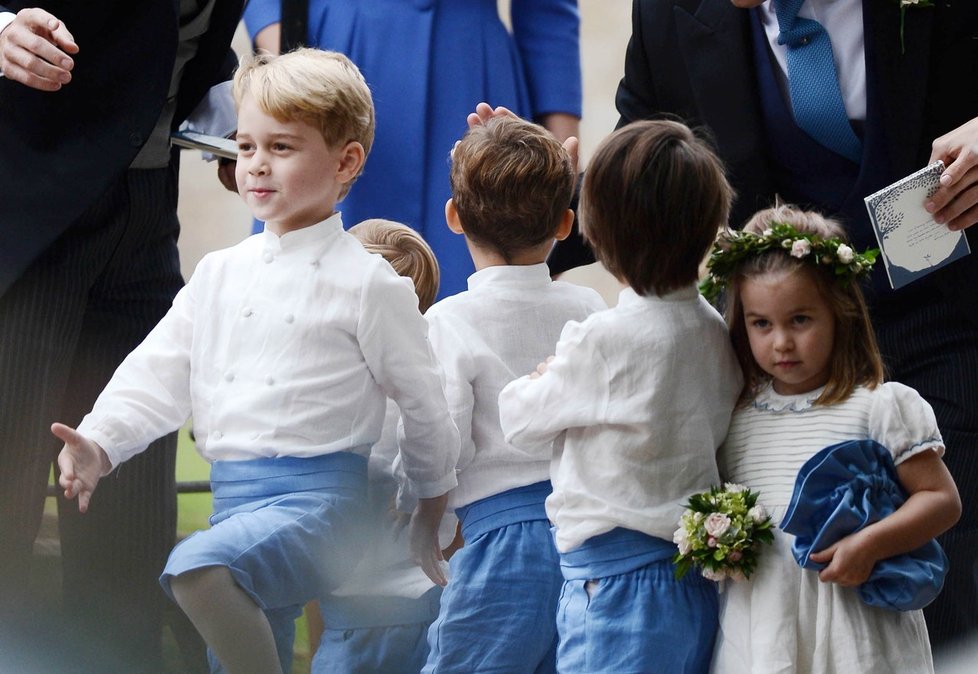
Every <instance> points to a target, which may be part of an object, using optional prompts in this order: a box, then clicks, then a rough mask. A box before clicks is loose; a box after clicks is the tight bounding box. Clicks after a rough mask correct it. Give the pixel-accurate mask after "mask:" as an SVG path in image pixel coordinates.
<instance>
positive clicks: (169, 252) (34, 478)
mask: <svg viewBox="0 0 978 674" xmlns="http://www.w3.org/2000/svg"><path fill="white" fill-rule="evenodd" d="M52 207H56V206H55V205H52ZM178 233H179V224H178V222H177V216H176V170H175V169H173V168H162V169H153V170H130V171H128V172H126V173H124V174H123V175H121V176H120V177H119V179H118V180H116V181H115V182H114V183H113V184H112V185H111V187H110V188H109V189H108V190H107V191H106V192H105V194H103V195H102V196H101V197H99V199H98V200H97V201H96V202H95V203H94V204H93V205H92V207H91V208H90V209H89V210H88V211H87V212H86V213H85V214H84V215H83V216H82V217H81V218H80V219H79V220H78V221H77V222H76V223H74V224H73V225H72V227H71V228H70V229H68V230H67V231H66V232H65V233H64V234H63V235H62V236H61V237H60V238H59V239H58V240H57V241H56V242H55V243H54V244H53V245H52V246H51V247H50V248H49V249H48V250H47V251H46V252H45V253H44V254H43V255H42V257H40V258H39V259H38V260H36V261H35V262H34V263H33V264H32V265H31V267H29V269H28V270H27V271H26V272H25V273H24V275H23V276H22V277H21V278H20V279H19V280H18V281H17V282H16V283H15V284H14V285H13V286H12V287H11V288H10V289H9V290H8V291H7V293H6V294H4V295H3V297H0V598H2V599H0V604H2V608H0V614H2V613H3V612H6V613H8V614H13V617H14V621H15V625H16V627H17V630H15V631H14V630H11V629H7V628H10V627H11V626H10V625H0V642H2V641H3V640H4V638H5V637H4V636H2V635H3V634H6V635H7V636H6V639H7V640H8V641H12V640H15V639H16V637H12V636H11V635H12V634H14V633H18V636H19V637H21V638H22V639H25V640H27V641H26V642H24V645H25V646H26V647H28V648H30V638H31V637H32V635H33V636H34V638H37V636H38V635H37V633H38V631H39V630H41V629H43V628H44V626H45V625H47V626H48V627H50V626H51V625H52V624H53V625H63V626H64V629H65V630H66V631H67V634H65V633H49V634H47V635H44V637H43V639H42V641H41V644H42V648H41V649H39V650H38V649H37V648H36V647H37V646H38V644H34V647H35V651H36V652H35V653H34V655H40V654H41V652H47V653H48V654H49V655H50V651H49V650H48V648H49V647H55V648H56V647H57V646H58V645H59V644H62V643H65V642H71V646H67V645H66V646H65V648H66V650H67V651H70V653H71V669H72V671H157V670H158V669H159V667H160V664H159V663H160V652H161V629H162V619H163V607H164V605H165V603H164V602H165V598H164V595H163V593H162V591H161V589H160V587H159V585H158V583H157V578H158V576H159V574H160V572H161V570H162V568H163V565H164V563H165V561H166V557H167V554H168V552H169V550H170V549H171V548H172V547H173V544H174V538H175V531H176V490H175V482H174V480H175V477H174V463H175V451H176V436H175V434H174V435H171V436H167V437H166V438H163V439H161V440H158V441H156V442H154V443H153V444H152V445H150V447H149V450H148V451H146V452H144V453H143V454H141V455H139V456H138V457H136V458H135V459H133V460H131V461H128V462H126V463H125V464H123V465H122V466H121V467H120V468H119V469H118V470H116V471H115V472H114V473H113V474H111V475H109V476H107V477H105V478H103V479H102V480H101V481H100V482H99V485H98V489H97V491H96V493H95V495H94V497H93V499H92V502H91V507H90V510H89V512H88V513H87V514H85V515H80V514H79V513H78V507H77V504H76V503H75V502H65V501H64V499H63V496H59V502H58V511H59V517H58V521H59V530H60V538H61V556H62V569H63V607H64V613H65V622H64V623H61V622H60V620H61V618H60V616H57V617H52V616H50V615H46V616H41V615H38V613H39V612H40V610H39V604H38V602H37V601H36V597H35V596H32V594H31V591H30V581H29V568H28V565H29V564H30V563H31V556H32V546H33V542H34V539H35V537H36V536H37V533H38V528H39V525H40V522H41V514H42V508H43V503H44V497H45V489H46V485H47V482H48V475H49V471H50V470H51V466H52V460H53V459H55V457H56V456H57V453H58V451H59V450H60V448H61V444H60V443H59V442H58V441H57V440H56V439H55V438H54V437H53V436H52V435H51V433H50V430H49V428H50V425H51V423H52V422H54V421H61V422H64V423H66V424H69V425H71V426H76V425H77V424H78V422H79V421H80V420H81V418H82V416H84V414H85V413H86V412H88V410H90V409H91V407H92V404H93V403H94V401H95V398H96V397H97V395H98V394H99V392H100V391H101V390H102V388H103V386H104V385H105V383H106V382H107V381H108V379H109V377H110V376H111V375H112V373H113V372H114V370H115V368H116V366H117V365H118V364H119V363H120V362H121V360H122V359H123V358H124V357H125V356H126V355H127V354H128V353H129V351H131V350H132V349H133V348H134V347H135V346H136V345H137V344H139V342H140V341H142V339H143V337H145V335H146V334H147V332H148V331H149V330H150V329H151V328H152V327H153V326H154V325H155V324H156V322H157V321H158V320H159V319H160V318H161V317H162V316H163V314H164V313H165V312H166V310H167V309H168V308H169V306H170V303H171V301H172V299H173V296H174V295H175V294H176V292H177V291H178V290H179V288H180V287H181V285H182V283H183V280H182V278H181V276H180V268H179V261H178V252H177V247H176V241H177V235H178ZM55 471H57V467H56V466H55ZM50 621H54V622H53V623H51V622H50ZM66 637H67V639H66ZM15 645H16V644H15ZM83 645H84V646H85V647H84V648H82V649H81V650H76V649H78V648H80V647H81V646H83ZM5 650H6V652H7V653H8V654H9V653H10V652H11V644H10V643H7V644H3V643H0V658H2V657H3V655H2V653H3V652H4V651H5ZM8 657H10V656H9V655H8ZM0 664H2V662H0ZM0 668H2V667H0ZM34 671H37V670H34Z"/></svg>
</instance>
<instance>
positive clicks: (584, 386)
mask: <svg viewBox="0 0 978 674" xmlns="http://www.w3.org/2000/svg"><path fill="white" fill-rule="evenodd" d="M588 332H589V330H588V321H585V322H584V323H577V322H575V321H571V322H569V323H568V324H567V325H566V326H564V329H563V331H562V332H561V335H560V341H558V342H557V346H556V348H555V353H554V358H553V360H552V361H551V362H550V364H549V365H548V366H547V371H546V372H545V373H544V374H543V376H541V377H538V378H536V379H532V378H530V377H529V376H528V375H526V376H523V377H520V378H519V379H516V380H514V381H511V382H510V383H509V384H507V385H506V386H505V387H504V388H503V390H502V391H501V392H500V393H499V421H500V424H501V425H502V429H503V434H504V436H505V438H506V442H509V443H510V444H512V445H513V446H515V447H518V448H531V447H533V446H535V445H539V444H543V443H545V442H552V441H553V440H555V439H556V438H557V436H558V435H560V433H562V432H563V431H565V430H567V429H568V428H575V427H578V426H592V425H595V424H597V423H599V422H601V421H604V420H606V419H607V412H606V410H607V408H608V397H609V396H608V382H609V381H610V379H611V377H610V375H609V374H608V367H607V364H606V362H605V359H604V356H603V355H602V354H601V352H600V351H599V350H598V349H596V348H595V341H594V340H592V339H588Z"/></svg>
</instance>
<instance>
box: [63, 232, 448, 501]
mask: <svg viewBox="0 0 978 674" xmlns="http://www.w3.org/2000/svg"><path fill="white" fill-rule="evenodd" d="M426 334H427V324H426V323H425V320H424V318H422V316H421V314H420V313H419V312H418V303H417V297H416V296H415V294H414V291H413V289H412V285H411V281H410V280H408V279H405V278H402V277H400V276H398V275H397V274H396V273H395V272H394V270H393V269H391V267H390V265H389V264H387V262H385V261H384V260H383V258H381V257H380V256H378V255H371V254H370V253H368V252H367V251H366V250H364V248H363V246H362V245H361V244H360V243H359V242H358V241H357V240H356V239H355V238H353V237H352V236H350V235H349V234H347V233H346V232H344V231H343V226H342V221H341V219H340V215H339V213H336V214H334V215H333V216H331V217H330V218H328V219H327V220H324V221H323V222H320V223H318V224H316V225H312V226H310V227H306V228H303V229H300V230H297V231H293V232H289V233H287V234H285V235H283V236H282V237H279V236H277V235H276V234H274V233H272V232H270V231H268V230H266V231H264V232H262V233H261V234H256V235H254V236H251V237H249V238H247V239H245V240H244V241H243V242H241V243H240V244H238V245H236V246H233V247H231V248H227V249H224V250H219V251H216V252H213V253H210V254H208V255H207V256H205V257H204V259H203V260H201V262H200V264H199V265H198V266H197V269H196V271H195V272H194V275H193V277H192V278H191V279H190V281H189V282H188V283H187V285H186V287H184V288H183V289H182V290H181V291H180V293H178V294H177V296H176V298H175V299H174V301H173V306H172V307H171V308H170V310H169V312H167V314H166V316H164V317H163V319H162V320H161V321H160V323H159V324H158V325H157V326H156V327H155V328H154V329H153V331H152V332H150V334H149V335H148V336H147V337H146V339H145V341H143V343H142V344H140V345H139V346H138V347H137V348H136V349H135V350H134V351H133V352H132V353H131V354H129V356H128V357H127V358H126V359H125V360H124V361H123V363H122V364H121V365H120V366H119V368H118V369H117V370H116V372H115V374H114V375H113V376H112V379H111V381H110V382H109V383H108V385H107V386H106V388H105V390H104V391H103V392H102V394H101V395H100V396H99V398H98V400H97V401H96V402H95V407H94V408H93V409H92V411H91V413H89V414H88V415H87V416H86V417H85V418H84V419H83V420H82V423H81V424H80V425H79V428H78V430H79V432H80V433H81V434H82V435H84V436H86V437H88V438H90V439H92V440H94V441H95V442H97V443H98V444H99V445H101V446H102V448H103V449H104V450H105V452H106V453H107V454H108V456H109V458H110V459H111V461H112V465H113V467H114V466H116V465H117V464H119V463H120V462H122V461H125V460H126V459H128V458H130V457H131V456H133V455H134V454H136V453H138V452H141V451H143V450H144V449H145V447H146V445H147V444H148V443H149V442H151V441H152V440H154V439H155V438H157V437H159V436H161V435H164V434H165V433H168V432H170V431H173V430H175V429H177V428H179V427H180V426H181V425H182V424H183V423H184V422H185V421H186V420H187V418H188V417H189V416H190V415H191V414H192V415H193V425H194V431H195V437H196V442H197V449H198V451H199V452H200V454H201V455H202V456H203V457H204V458H205V459H206V460H207V461H215V460H246V459H254V458H259V457H278V456H296V457H311V456H317V455H321V454H328V453H331V452H338V451H343V450H355V451H357V452H358V453H361V454H364V455H366V454H367V453H368V452H369V447H370V446H371V445H373V444H374V443H375V442H376V441H377V440H378V439H379V438H380V434H381V430H382V428H383V423H384V413H385V410H386V407H387V398H388V397H390V398H392V399H393V400H394V401H396V402H397V404H398V406H399V407H400V409H401V412H402V418H403V421H404V429H405V442H404V444H403V445H402V447H401V451H402V454H403V470H404V473H405V474H406V476H407V480H408V482H409V486H410V488H411V490H412V492H414V493H416V494H417V496H419V497H421V498H427V497H432V496H438V495H441V494H443V493H445V492H446V491H448V490H449V489H451V488H452V487H454V486H455V470H454V468H455V460H456V457H457V456H458V434H457V431H456V429H455V426H454V424H453V423H452V421H451V417H450V416H449V414H448V408H447V403H446V402H445V394H444V392H443V389H442V386H441V379H440V374H439V371H438V367H437V363H436V361H435V360H434V355H433V353H432V351H431V346H430V344H429V343H428V340H427V338H426Z"/></svg>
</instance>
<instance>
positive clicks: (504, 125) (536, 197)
mask: <svg viewBox="0 0 978 674" xmlns="http://www.w3.org/2000/svg"><path fill="white" fill-rule="evenodd" d="M574 180H575V176H574V165H573V163H572V162H571V158H570V155H569V154H568V153H567V151H566V150H565V149H564V148H563V146H561V144H560V143H559V142H558V141H557V139H556V138H554V136H553V135H552V134H551V133H550V132H549V131H547V130H546V129H544V128H543V127H542V126H539V125H537V124H532V123H530V122H527V121H525V120H522V119H514V118H511V117H499V118H493V119H490V120H489V121H487V122H486V123H484V124H480V125H479V126H476V127H473V128H471V129H469V131H468V132H467V133H466V134H465V136H464V137H463V138H462V140H461V141H460V142H459V143H458V144H457V145H456V146H455V149H454V150H453V151H452V168H451V183H452V201H453V203H454V204H455V209H456V211H457V212H458V217H459V220H460V221H461V223H462V228H463V229H464V230H465V235H466V236H467V237H468V238H469V239H470V240H471V241H472V242H473V243H475V244H477V245H480V246H486V247H489V248H491V249H493V250H494V251H496V252H497V253H499V255H501V256H502V257H503V259H504V260H506V261H507V262H509V261H511V260H512V258H513V257H514V255H515V254H516V253H518V252H519V251H522V250H525V249H527V248H532V247H534V246H538V245H540V244H542V243H544V242H545V241H547V240H548V239H551V238H553V236H554V233H555V232H556V231H557V229H558V227H559V226H560V223H561V218H562V217H563V216H564V214H565V213H566V212H567V209H568V208H569V206H570V202H571V197H572V196H573V193H574Z"/></svg>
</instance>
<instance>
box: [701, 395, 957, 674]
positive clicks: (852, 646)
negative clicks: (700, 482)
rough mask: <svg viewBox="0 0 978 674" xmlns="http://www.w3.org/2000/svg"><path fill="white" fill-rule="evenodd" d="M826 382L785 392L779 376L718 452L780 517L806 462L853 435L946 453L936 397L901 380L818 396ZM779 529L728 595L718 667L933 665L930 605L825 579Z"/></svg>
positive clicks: (904, 454) (914, 450)
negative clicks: (862, 594)
mask: <svg viewBox="0 0 978 674" xmlns="http://www.w3.org/2000/svg"><path fill="white" fill-rule="evenodd" d="M820 393H821V389H817V390H815V391H811V392H809V393H807V394H801V395H794V396H782V395H779V394H777V393H776V392H775V391H774V390H773V389H772V388H771V387H770V385H769V386H768V387H767V388H765V389H764V390H762V391H761V393H760V394H759V395H758V396H757V398H756V399H755V400H754V401H752V402H751V403H750V404H748V405H747V406H746V407H744V408H741V409H738V410H737V411H736V412H735V413H734V416H733V420H732V421H731V425H730V430H729V432H728V435H727V439H726V441H725V443H724V445H723V446H722V447H721V449H720V452H719V462H720V471H721V476H722V477H723V478H724V479H725V480H729V481H732V482H737V483H739V484H743V485H745V486H747V487H750V488H751V489H753V490H755V491H759V492H760V502H761V503H763V504H764V505H765V506H766V507H767V509H768V510H769V512H770V513H771V515H772V519H773V520H774V522H775V523H778V522H780V521H781V518H782V516H783V515H784V511H785V508H786V507H787V505H788V503H789V501H790V499H791V493H792V489H793V487H794V482H795V477H796V475H797V473H798V470H799V469H800V468H801V466H802V464H804V462H805V461H806V460H807V459H808V458H809V457H811V456H812V455H813V454H815V453H816V452H817V451H818V450H820V449H822V448H824V447H827V446H828V445H832V444H835V443H838V442H841V441H844V440H853V439H862V438H870V439H873V440H876V441H877V442H879V443H880V444H882V445H883V446H885V447H887V448H888V449H889V450H890V451H891V452H893V457H894V462H895V463H896V464H897V466H898V467H899V465H900V463H902V462H903V461H905V460H907V459H908V458H910V457H911V456H914V455H916V454H918V453H920V452H924V451H937V452H938V453H939V454H943V450H944V445H943V441H942V439H941V436H940V432H939V431H938V428H937V421H936V419H935V417H934V413H933V410H932V409H931V407H930V405H929V404H928V403H927V402H926V401H924V399H923V398H921V397H920V395H919V394H918V393H917V392H916V391H915V390H913V389H911V388H909V387H907V386H904V385H902V384H898V383H887V384H882V385H880V386H878V387H876V388H875V389H867V388H861V387H860V388H857V389H856V390H855V391H854V392H853V394H852V395H851V396H849V398H847V399H846V400H845V401H843V402H841V403H838V404H835V405H830V406H821V405H813V404H812V403H813V401H814V400H815V399H816V398H817V397H818V395H819V394H820ZM791 542H792V537H791V536H789V535H787V534H784V533H783V532H781V531H780V530H779V529H778V530H776V531H775V543H774V546H773V547H771V548H765V549H764V551H763V552H762V554H761V556H760V562H759V564H758V567H757V570H756V571H755V573H754V575H752V576H751V578H750V579H749V580H747V581H744V582H731V583H727V585H726V587H725V589H724V592H722V593H721V595H720V607H721V608H720V632H719V635H718V638H717V645H716V650H715V653H714V662H713V671H716V672H747V671H750V672H754V673H760V672H782V673H784V672H825V673H829V672H840V673H841V672H853V671H859V672H880V673H882V672H894V671H898V672H930V671H933V664H932V658H931V650H930V645H929V643H928V638H927V628H926V626H925V624H924V617H923V612H922V611H908V612H897V611H889V610H884V609H878V608H872V607H869V606H868V605H866V604H864V603H863V602H862V600H861V599H860V598H859V596H858V594H857V593H856V591H855V590H853V589H852V588H846V587H842V586H840V585H836V584H834V583H823V582H821V581H820V580H819V579H818V575H817V573H816V572H814V571H807V570H803V569H802V568H801V567H800V566H798V564H797V563H796V562H795V560H794V558H793V557H792V555H791Z"/></svg>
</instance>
